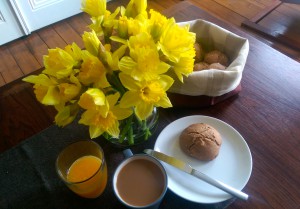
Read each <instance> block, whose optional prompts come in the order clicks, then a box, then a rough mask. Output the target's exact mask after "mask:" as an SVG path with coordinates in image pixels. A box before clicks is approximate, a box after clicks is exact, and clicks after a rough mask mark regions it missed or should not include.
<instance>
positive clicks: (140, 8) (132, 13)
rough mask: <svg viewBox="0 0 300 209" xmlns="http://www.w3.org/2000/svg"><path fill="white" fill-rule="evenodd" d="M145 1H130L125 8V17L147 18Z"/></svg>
mask: <svg viewBox="0 0 300 209" xmlns="http://www.w3.org/2000/svg"><path fill="white" fill-rule="evenodd" d="M146 9H147V0H130V2H129V3H128V5H127V7H126V11H125V16H127V17H132V18H136V16H138V15H144V16H147V12H146Z"/></svg>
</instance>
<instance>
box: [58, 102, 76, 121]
mask: <svg viewBox="0 0 300 209" xmlns="http://www.w3.org/2000/svg"><path fill="white" fill-rule="evenodd" d="M55 108H56V110H57V114H56V116H55V123H56V124H57V125H58V126H62V127H63V126H66V125H68V124H70V123H71V122H72V121H73V120H74V119H75V118H76V116H77V114H78V112H79V107H78V105H77V104H71V105H66V106H64V105H56V106H55Z"/></svg>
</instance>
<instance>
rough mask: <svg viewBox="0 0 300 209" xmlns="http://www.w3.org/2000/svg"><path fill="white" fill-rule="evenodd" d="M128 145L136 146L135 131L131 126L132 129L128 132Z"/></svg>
mask: <svg viewBox="0 0 300 209" xmlns="http://www.w3.org/2000/svg"><path fill="white" fill-rule="evenodd" d="M127 137H128V143H129V144H130V145H133V144H134V139H133V129H132V126H130V129H129V130H128V135H127Z"/></svg>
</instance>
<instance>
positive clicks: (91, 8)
mask: <svg viewBox="0 0 300 209" xmlns="http://www.w3.org/2000/svg"><path fill="white" fill-rule="evenodd" d="M81 6H82V8H81V10H82V11H84V12H86V13H88V14H89V15H91V16H95V17H97V16H101V15H104V14H105V11H106V0H83V1H82V3H81Z"/></svg>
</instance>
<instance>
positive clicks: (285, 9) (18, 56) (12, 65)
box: [0, 0, 300, 86]
mask: <svg viewBox="0 0 300 209" xmlns="http://www.w3.org/2000/svg"><path fill="white" fill-rule="evenodd" d="M127 2H128V1H127V0H113V1H111V2H109V3H108V8H115V7H116V6H118V5H125V4H126V3H127ZM178 2H180V0H164V1H161V0H148V8H154V9H155V10H158V11H162V10H164V9H166V8H168V7H170V6H172V5H174V4H176V3H178ZM191 2H194V3H195V4H196V5H198V6H199V7H201V8H202V9H203V10H206V11H208V12H210V13H211V14H213V15H214V16H217V17H219V18H222V19H223V20H225V21H227V22H230V23H232V24H234V25H236V26H239V27H241V23H242V22H243V21H245V20H250V21H251V20H254V19H258V17H261V16H262V15H261V14H265V13H266V11H269V10H270V9H271V8H274V7H275V6H278V5H279V6H278V7H277V8H276V9H275V10H274V11H272V12H271V13H269V14H268V15H267V16H266V17H264V18H263V19H262V20H261V21H259V22H258V24H259V25H261V26H264V27H266V28H267V29H270V30H272V31H275V32H277V33H279V34H285V36H286V37H290V38H292V39H295V40H296V39H299V37H300V27H299V25H300V5H295V4H286V3H284V4H282V3H281V2H280V1H278V0H241V1H236V0H201V1H199V0H191ZM89 22H90V20H89V17H88V16H87V15H85V14H79V15H76V16H74V17H71V18H69V19H66V20H64V21H61V22H58V23H56V24H53V25H51V26H48V27H46V28H43V29H41V30H39V31H36V32H33V33H32V34H30V35H29V36H27V37H24V38H21V39H19V40H15V41H13V42H10V43H8V44H5V45H3V46H0V86H3V85H5V84H7V83H10V82H11V81H13V80H16V79H17V78H20V77H22V76H24V75H28V74H29V73H32V72H34V71H36V70H37V69H40V68H42V67H43V58H42V57H43V55H45V54H47V50H48V48H55V47H64V46H65V45H66V44H70V43H72V42H74V41H75V42H76V43H78V44H79V46H81V47H82V46H83V44H82V40H81V38H80V35H81V34H82V32H83V31H84V30H87V28H86V26H87V25H88V24H89ZM243 29H244V30H247V31H248V32H249V33H252V34H253V35H254V36H256V37H258V38H259V39H261V40H263V41H264V42H266V43H267V44H269V45H270V46H272V47H274V48H276V49H278V50H279V51H281V52H282V53H284V54H286V55H288V56H290V57H292V58H293V59H295V60H298V61H300V52H299V51H300V50H297V49H293V48H292V47H288V46H285V45H284V44H280V43H277V42H275V41H273V40H268V39H267V38H264V37H262V36H261V35H259V33H253V32H252V30H248V29H247V28H243Z"/></svg>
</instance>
